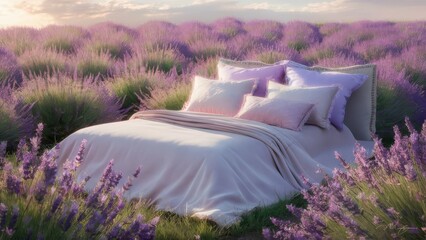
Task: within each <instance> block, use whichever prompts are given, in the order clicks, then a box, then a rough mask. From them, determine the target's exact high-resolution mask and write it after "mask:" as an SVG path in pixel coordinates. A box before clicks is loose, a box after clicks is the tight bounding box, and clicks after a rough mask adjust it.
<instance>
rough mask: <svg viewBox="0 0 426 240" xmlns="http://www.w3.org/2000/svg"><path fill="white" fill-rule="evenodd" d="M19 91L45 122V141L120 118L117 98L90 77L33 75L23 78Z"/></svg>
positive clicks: (121, 113) (55, 139)
mask: <svg viewBox="0 0 426 240" xmlns="http://www.w3.org/2000/svg"><path fill="white" fill-rule="evenodd" d="M18 95H19V98H20V99H22V101H23V102H24V103H26V104H33V108H32V114H33V115H34V117H36V118H37V119H38V120H39V121H42V122H44V123H45V127H46V128H45V139H46V143H56V142H57V141H60V140H62V139H63V138H65V137H66V136H68V135H69V134H71V133H72V132H74V131H76V130H78V129H80V128H83V127H87V126H90V125H93V124H97V123H105V122H110V121H118V120H121V119H122V118H123V110H120V107H121V104H120V102H119V100H118V99H117V98H115V97H114V96H112V95H111V94H110V93H109V91H108V90H107V88H106V87H105V85H104V84H103V83H100V82H99V81H98V80H97V79H96V78H93V77H88V78H80V77H77V76H76V74H75V75H74V76H73V77H69V76H66V75H64V74H61V73H56V74H54V75H52V76H36V77H33V78H31V79H29V80H28V81H26V82H25V84H24V86H23V88H22V90H21V91H20V93H19V94H18Z"/></svg>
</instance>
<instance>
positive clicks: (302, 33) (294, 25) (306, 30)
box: [284, 21, 321, 52]
mask: <svg viewBox="0 0 426 240" xmlns="http://www.w3.org/2000/svg"><path fill="white" fill-rule="evenodd" d="M320 41H321V34H320V33H319V30H318V27H315V26H314V25H312V24H309V23H306V22H298V21H296V22H289V23H287V24H286V26H285V28H284V42H285V45H286V46H287V47H289V48H292V49H294V50H296V51H298V52H300V51H302V50H305V49H307V48H309V47H310V46H311V45H312V44H315V43H319V42H320Z"/></svg>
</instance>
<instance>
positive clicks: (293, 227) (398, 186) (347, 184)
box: [263, 119, 426, 239]
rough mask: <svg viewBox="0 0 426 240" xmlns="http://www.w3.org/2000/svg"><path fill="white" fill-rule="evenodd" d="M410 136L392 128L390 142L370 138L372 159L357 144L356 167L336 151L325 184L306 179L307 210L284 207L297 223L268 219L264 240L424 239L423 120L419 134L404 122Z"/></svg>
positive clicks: (425, 138)
mask: <svg viewBox="0 0 426 240" xmlns="http://www.w3.org/2000/svg"><path fill="white" fill-rule="evenodd" d="M406 126H407V128H408V131H409V135H408V136H403V135H402V134H401V132H400V130H399V128H398V127H396V126H395V127H394V134H395V136H394V144H393V145H392V146H391V147H390V148H385V147H384V146H383V144H382V142H381V140H379V139H378V138H377V137H374V142H375V145H374V150H373V157H370V156H369V155H368V153H367V151H366V150H365V149H364V148H363V147H361V146H360V145H357V146H356V149H355V153H354V157H355V165H349V164H348V163H347V162H345V160H343V159H342V158H341V157H340V155H339V154H337V153H336V158H337V159H338V160H339V161H340V162H341V163H342V165H343V167H344V168H345V170H344V171H342V170H340V169H335V170H334V172H333V177H328V176H325V183H324V184H312V183H310V182H309V181H308V180H306V181H305V183H306V184H307V186H308V187H309V189H308V190H304V191H302V194H303V196H304V198H305V199H306V200H307V201H308V206H307V208H306V209H301V208H297V207H294V206H292V205H287V208H288V209H289V210H290V211H291V212H292V213H293V214H294V215H295V216H296V217H297V218H298V219H300V222H296V223H295V222H290V221H283V220H280V219H275V218H272V219H271V220H272V222H273V224H274V225H275V226H276V227H277V229H276V230H270V229H264V230H263V235H264V237H265V238H266V239H324V238H332V239H348V238H349V239H355V238H357V239H358V238H363V239H423V238H425V237H426V227H425V226H426V225H425V224H426V201H424V200H425V199H426V196H425V193H426V121H425V122H424V124H423V129H422V131H421V132H418V131H416V130H415V129H414V127H413V126H412V124H411V122H410V121H408V119H406Z"/></svg>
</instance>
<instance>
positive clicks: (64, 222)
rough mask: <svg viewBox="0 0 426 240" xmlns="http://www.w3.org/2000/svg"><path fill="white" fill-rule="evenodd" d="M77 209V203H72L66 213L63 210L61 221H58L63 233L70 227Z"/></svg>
mask: <svg viewBox="0 0 426 240" xmlns="http://www.w3.org/2000/svg"><path fill="white" fill-rule="evenodd" d="M78 207H79V206H78V204H77V202H75V201H73V202H72V203H71V206H70V207H69V209H68V210H67V211H65V210H64V212H63V214H62V216H61V219H60V220H59V224H60V225H61V227H62V230H63V231H64V232H66V231H67V230H68V229H69V228H70V227H71V223H72V221H73V220H74V217H75V216H76V215H77V213H78Z"/></svg>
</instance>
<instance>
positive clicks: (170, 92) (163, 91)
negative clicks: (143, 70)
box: [139, 74, 192, 110]
mask: <svg viewBox="0 0 426 240" xmlns="http://www.w3.org/2000/svg"><path fill="white" fill-rule="evenodd" d="M180 78H181V80H180V81H174V82H170V83H169V84H167V82H162V83H157V84H158V85H157V86H156V87H154V88H153V90H152V91H151V96H150V97H149V98H147V99H145V100H144V101H143V99H142V98H141V99H140V100H141V106H140V107H139V109H140V110H144V109H169V110H181V109H182V108H183V107H184V105H185V103H186V101H187V100H188V98H189V95H190V93H191V86H192V84H191V82H189V81H188V79H189V76H187V75H186V74H184V75H181V76H180Z"/></svg>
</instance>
